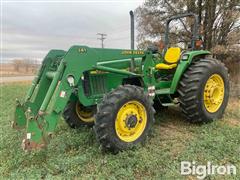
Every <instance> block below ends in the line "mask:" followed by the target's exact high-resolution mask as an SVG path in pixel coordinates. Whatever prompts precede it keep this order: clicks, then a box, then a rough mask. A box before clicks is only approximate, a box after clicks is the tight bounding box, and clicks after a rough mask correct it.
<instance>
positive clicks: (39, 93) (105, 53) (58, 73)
mask: <svg viewBox="0 0 240 180" xmlns="http://www.w3.org/2000/svg"><path fill="white" fill-rule="evenodd" d="M144 56H145V53H144V51H135V50H122V49H117V50H116V49H98V48H89V47H87V46H72V47H71V48H70V49H69V51H67V52H65V51H62V50H51V51H50V52H49V53H48V55H47V56H46V57H45V59H44V60H43V63H42V67H41V68H40V70H39V72H38V74H37V76H36V77H35V79H34V80H33V82H32V85H31V87H30V89H29V91H28V93H27V95H26V97H25V100H24V102H22V103H21V102H20V101H19V100H17V106H16V112H15V120H14V122H13V127H15V128H24V127H26V136H25V137H24V139H23V143H22V146H23V149H24V150H31V149H38V148H42V147H44V146H46V145H47V144H48V141H49V137H51V136H52V134H53V132H54V130H55V128H56V126H57V123H58V120H59V119H60V116H61V114H62V111H63V110H64V108H65V106H66V104H67V102H68V101H69V99H70V97H71V95H72V94H73V93H75V94H76V90H77V91H78V92H77V94H78V98H79V100H80V101H81V103H82V104H83V105H85V106H87V105H93V104H96V101H98V100H99V99H92V98H89V97H87V96H86V95H85V93H84V87H83V83H82V81H83V80H84V72H85V71H90V70H102V71H108V72H112V73H116V74H122V75H125V76H138V74H137V73H134V72H129V71H128V70H119V69H116V68H114V67H106V66H104V64H108V62H109V64H111V62H112V61H113V60H115V61H118V60H119V61H123V60H124V59H125V60H126V59H129V60H131V59H132V58H142V57H144ZM129 62H130V61H129ZM101 63H102V64H101ZM121 64H122V63H121Z"/></svg>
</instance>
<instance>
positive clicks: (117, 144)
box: [94, 85, 155, 153]
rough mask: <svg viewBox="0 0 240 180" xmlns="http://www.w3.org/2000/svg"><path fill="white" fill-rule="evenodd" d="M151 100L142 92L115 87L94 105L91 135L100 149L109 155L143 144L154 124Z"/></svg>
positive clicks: (135, 88) (124, 87)
mask: <svg viewBox="0 0 240 180" xmlns="http://www.w3.org/2000/svg"><path fill="white" fill-rule="evenodd" d="M152 105H153V102H152V100H151V99H150V98H149V97H148V96H147V95H146V94H145V93H144V91H143V89H142V88H140V87H137V86H133V85H124V86H119V87H118V88H117V89H115V90H113V91H112V92H110V93H108V94H107V95H106V96H105V97H104V98H103V100H102V102H101V103H100V104H99V105H98V111H97V114H96V122H95V126H94V129H95V133H96V136H97V139H98V141H99V142H100V144H101V145H102V148H103V149H104V150H107V151H111V152H113V153H117V152H118V151H121V150H125V149H128V148H131V147H133V146H135V145H136V144H139V143H141V142H143V141H145V139H146V137H147V136H148V134H149V132H150V129H151V127H152V125H153V123H154V113H155V111H154V109H153V107H152Z"/></svg>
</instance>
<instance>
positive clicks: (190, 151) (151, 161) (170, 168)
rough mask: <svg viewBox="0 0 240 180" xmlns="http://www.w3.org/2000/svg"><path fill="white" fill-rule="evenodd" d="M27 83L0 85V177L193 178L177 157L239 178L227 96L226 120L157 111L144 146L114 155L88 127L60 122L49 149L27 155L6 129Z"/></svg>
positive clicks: (235, 122) (235, 108)
mask: <svg viewBox="0 0 240 180" xmlns="http://www.w3.org/2000/svg"><path fill="white" fill-rule="evenodd" d="M27 87H28V85H27V84H12V85H1V87H0V88H1V96H0V100H1V104H0V122H1V144H0V179H1V178H3V179H7V178H11V179H24V178H27V179H40V178H43V179H45V178H46V179H81V178H84V179H88V178H91V179H149V178H154V179H185V178H187V179H196V177H195V176H187V177H186V176H181V175H180V162H181V161H196V164H202V165H206V164H207V161H211V162H212V164H215V165H226V164H233V165H235V166H236V167H237V175H236V176H227V175H225V176H220V175H218V176H208V177H207V178H206V179H240V110H239V109H240V107H239V105H240V100H239V99H233V98H231V99H230V102H229V105H228V107H227V110H226V112H225V115H224V118H223V119H221V120H218V121H215V122H213V123H209V124H204V125H194V124H190V123H187V122H186V121H184V118H183V117H182V115H181V113H180V111H179V109H178V108H169V109H168V110H164V111H162V112H160V113H158V114H157V115H156V124H155V126H154V131H153V134H152V136H151V138H150V139H149V140H148V141H147V143H146V144H145V145H144V146H138V147H136V148H135V149H133V150H129V151H125V152H121V153H119V154H117V155H112V154H108V153H103V152H102V151H101V150H100V148H99V144H98V143H97V142H96V140H95V136H94V132H93V130H92V129H88V128H81V129H79V130H73V129H70V128H69V127H68V126H67V124H66V123H65V122H64V121H60V123H59V125H58V128H57V130H56V136H55V137H54V138H53V139H52V141H51V143H50V144H49V146H48V149H46V150H42V151H37V152H33V153H25V152H23V151H22V149H21V147H20V145H21V141H22V137H23V132H17V131H16V130H13V129H11V128H10V121H11V120H12V118H13V112H14V106H15V98H17V97H18V98H21V97H24V94H25V93H26V91H27Z"/></svg>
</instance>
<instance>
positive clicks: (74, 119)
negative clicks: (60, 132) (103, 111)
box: [63, 100, 96, 128]
mask: <svg viewBox="0 0 240 180" xmlns="http://www.w3.org/2000/svg"><path fill="white" fill-rule="evenodd" d="M95 113H96V106H91V107H85V106H83V105H82V104H80V103H79V101H78V100H76V101H69V102H68V104H67V106H66V108H65V109H64V112H63V117H64V119H65V121H66V123H67V124H68V125H69V127H71V128H79V127H81V126H93V124H94V120H95V118H94V115H95Z"/></svg>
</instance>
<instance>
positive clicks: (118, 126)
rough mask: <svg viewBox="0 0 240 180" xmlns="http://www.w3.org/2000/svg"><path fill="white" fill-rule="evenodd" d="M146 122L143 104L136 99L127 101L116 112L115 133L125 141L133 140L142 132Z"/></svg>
mask: <svg viewBox="0 0 240 180" xmlns="http://www.w3.org/2000/svg"><path fill="white" fill-rule="evenodd" d="M146 124H147V112H146V109H145V107H144V106H143V104H141V103H140V102H138V101H129V102H127V103H125V104H124V105H123V106H122V107H121V108H120V109H119V111H118V113H117V117H116V121H115V130H116V134H117V136H118V137H119V138H120V139H121V140H123V141H125V142H133V141H135V140H136V139H138V138H139V137H140V136H141V134H142V133H143V132H144V129H145V127H146Z"/></svg>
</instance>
